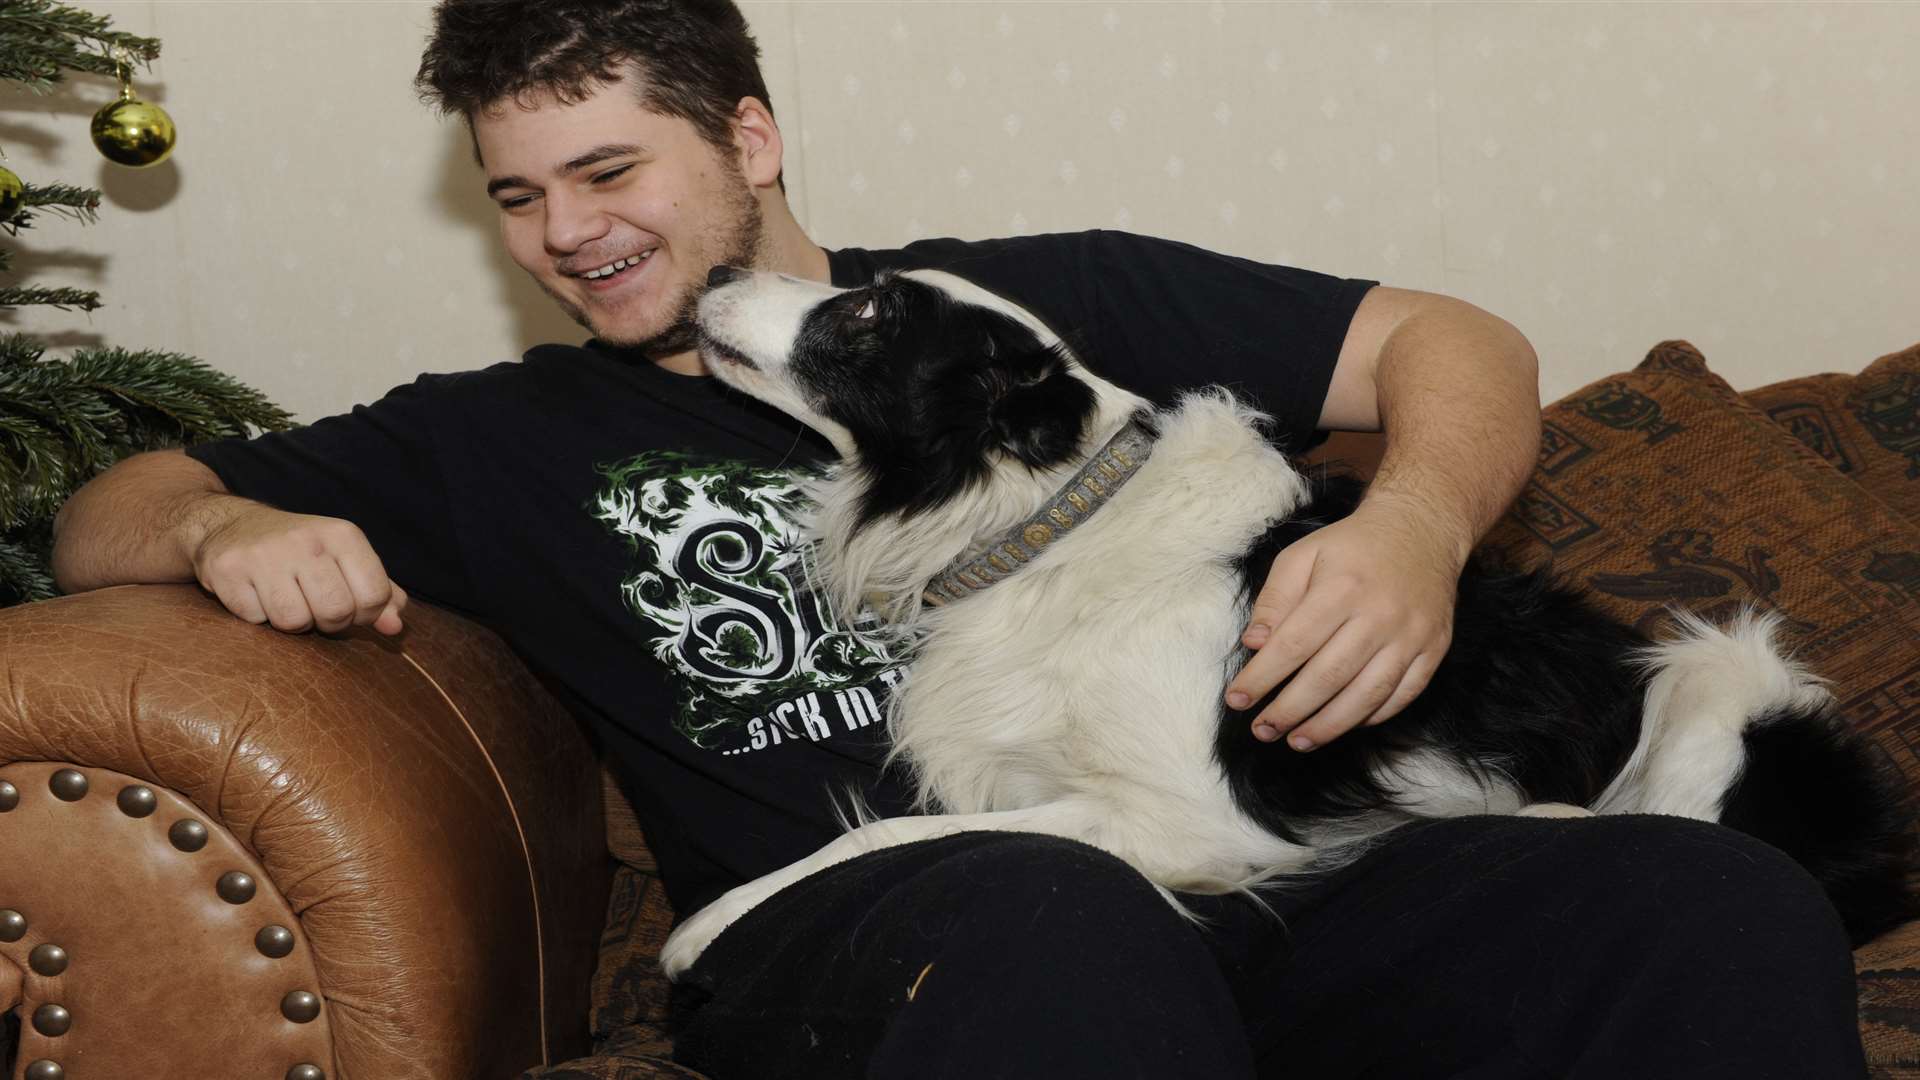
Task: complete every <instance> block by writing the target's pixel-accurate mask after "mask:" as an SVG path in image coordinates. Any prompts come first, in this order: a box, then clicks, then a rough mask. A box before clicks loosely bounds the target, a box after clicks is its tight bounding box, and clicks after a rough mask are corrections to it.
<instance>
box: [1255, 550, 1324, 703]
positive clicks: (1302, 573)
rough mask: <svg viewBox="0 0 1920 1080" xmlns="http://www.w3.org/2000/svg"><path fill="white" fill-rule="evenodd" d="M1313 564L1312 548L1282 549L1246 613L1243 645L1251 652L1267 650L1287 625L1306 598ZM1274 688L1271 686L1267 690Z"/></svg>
mask: <svg viewBox="0 0 1920 1080" xmlns="http://www.w3.org/2000/svg"><path fill="white" fill-rule="evenodd" d="M1314 562H1315V555H1314V553H1313V551H1312V550H1311V549H1305V550H1303V549H1297V548H1289V549H1286V550H1283V551H1281V552H1280V554H1279V556H1277V557H1276V558H1275V559H1274V560H1273V566H1272V568H1271V569H1269V570H1268V571H1267V580H1266V583H1265V584H1264V585H1262V586H1261V587H1260V594H1259V595H1258V596H1255V597H1254V598H1253V608H1252V610H1250V611H1249V612H1248V613H1247V628H1246V629H1245V630H1244V631H1242V632H1241V634H1240V643H1241V644H1242V645H1245V646H1246V647H1247V648H1249V649H1262V648H1265V647H1266V644H1267V642H1268V641H1270V640H1272V636H1273V628H1274V627H1276V626H1279V625H1281V624H1282V623H1284V622H1285V621H1286V619H1287V616H1288V615H1289V614H1291V613H1292V612H1293V610H1294V608H1296V607H1297V606H1299V603H1300V600H1301V598H1303V597H1305V596H1306V595H1307V585H1308V584H1309V583H1310V582H1312V581H1313V565H1314ZM1276 681H1277V680H1276ZM1271 688H1272V684H1271V683H1270V684H1268V689H1271ZM1256 696H1257V695H1256Z"/></svg>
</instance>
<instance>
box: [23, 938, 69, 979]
mask: <svg viewBox="0 0 1920 1080" xmlns="http://www.w3.org/2000/svg"><path fill="white" fill-rule="evenodd" d="M27 966H28V967H30V968H32V969H33V970H34V973H35V974H38V975H46V976H54V975H58V974H60V973H61V972H63V971H65V970H67V950H65V949H63V948H61V947H60V946H58V945H54V944H51V943H49V944H46V945H35V946H34V947H33V951H32V952H30V953H28V954H27Z"/></svg>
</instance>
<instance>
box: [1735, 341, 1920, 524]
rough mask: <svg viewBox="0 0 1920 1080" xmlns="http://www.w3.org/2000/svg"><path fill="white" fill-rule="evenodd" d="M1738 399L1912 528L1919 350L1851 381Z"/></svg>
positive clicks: (1918, 462)
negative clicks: (1759, 411) (1746, 402)
mask: <svg viewBox="0 0 1920 1080" xmlns="http://www.w3.org/2000/svg"><path fill="white" fill-rule="evenodd" d="M1743 396H1744V397H1745V398H1746V399H1747V400H1748V401H1751V402H1752V403H1753V404H1754V405H1755V406H1757V407H1759V408H1760V409H1761V410H1762V411H1764V412H1765V413H1766V414H1767V415H1768V416H1769V417H1771V418H1772V419H1773V422H1774V423H1776V424H1779V425H1780V426H1781V427H1784V428H1786V429H1787V430H1788V431H1789V432H1791V433H1793V435H1794V436H1795V437H1797V438H1798V439H1799V440H1800V441H1801V442H1804V443H1806V444H1807V445H1808V446H1809V447H1812V448H1813V450H1814V452H1816V453H1818V454H1819V455H1820V456H1821V457H1822V458H1824V459H1826V461H1827V463H1828V464H1830V465H1832V466H1833V467H1834V468H1835V469H1838V470H1839V471H1840V473H1841V474H1842V475H1844V476H1846V477H1847V478H1848V479H1850V480H1852V481H1853V482H1854V483H1856V484H1859V485H1860V486H1861V487H1864V488H1866V489H1867V490H1869V491H1871V492H1873V493H1874V494H1875V495H1877V496H1879V497H1880V499H1881V501H1883V502H1885V503H1886V504H1887V505H1888V506H1890V507H1892V508H1893V510H1894V512H1896V513H1898V514H1899V515H1900V516H1902V517H1904V518H1906V519H1907V520H1908V521H1910V522H1912V523H1914V524H1915V525H1916V526H1920V345H1915V346H1913V347H1912V348H1909V349H1903V350H1901V351H1900V352H1897V353H1891V354H1889V355H1887V356H1883V357H1881V358H1880V359H1878V360H1875V361H1874V362H1873V363H1871V364H1869V365H1867V367H1866V369H1865V370H1863V371H1861V372H1860V374H1858V375H1845V374H1837V373H1836V374H1827V375H1809V376H1807V377H1805V378H1802V379H1789V380H1787V381H1785V382H1777V383H1773V384H1771V385H1768V386H1763V387H1760V388H1759V389H1758V390H1749V391H1747V392H1746V393H1745V394H1744V395H1743Z"/></svg>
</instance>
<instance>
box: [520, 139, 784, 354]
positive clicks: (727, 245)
mask: <svg viewBox="0 0 1920 1080" xmlns="http://www.w3.org/2000/svg"><path fill="white" fill-rule="evenodd" d="M730 171H731V172H732V173H733V175H732V176H731V177H728V178H727V181H728V190H729V191H730V192H732V193H733V194H732V196H731V199H730V201H731V202H732V210H733V227H732V228H729V229H722V230H715V231H714V232H711V233H709V234H708V236H707V237H706V241H707V242H706V243H703V244H701V245H700V248H701V250H705V251H709V252H712V253H713V254H712V256H711V262H710V264H709V267H708V268H710V267H712V266H739V267H753V266H758V265H760V260H761V257H762V255H763V254H764V253H765V245H766V236H765V227H766V222H765V217H764V215H762V213H761V211H760V201H759V200H758V199H755V198H754V197H753V192H752V190H750V189H749V188H748V187H747V186H746V177H745V176H743V175H741V174H740V172H739V170H738V169H734V170H730ZM708 268H702V269H701V271H700V276H699V277H698V278H696V279H694V280H692V281H689V282H686V283H685V284H684V285H683V286H682V287H681V289H680V296H679V298H678V299H677V300H675V301H673V302H672V303H673V319H672V321H670V322H668V323H667V325H666V326H665V327H664V328H662V329H661V330H660V331H659V332H658V333H655V334H651V335H649V336H647V337H644V338H631V339H627V338H622V337H620V336H617V335H615V334H613V333H608V332H603V331H602V330H601V329H600V328H599V327H597V326H595V325H593V320H592V319H591V318H590V317H589V316H588V315H587V313H586V311H585V310H584V309H582V308H581V307H580V306H579V305H577V304H575V303H573V302H572V301H569V300H568V299H566V298H565V297H563V296H561V295H560V294H559V293H558V292H556V291H554V290H553V289H552V288H551V287H549V286H548V285H547V283H546V282H544V281H541V280H540V279H539V278H538V277H535V278H534V281H535V283H537V284H538V285H539V286H540V288H541V290H542V291H544V292H545V293H546V294H547V295H548V296H550V297H552V298H553V302H554V303H556V304H558V305H560V310H561V311H563V312H565V313H566V315H567V317H568V318H569V319H572V320H573V321H574V322H576V323H579V324H580V325H581V326H584V327H586V328H587V329H588V330H589V331H591V332H592V333H593V336H594V338H595V339H596V340H598V341H600V342H601V343H602V344H605V345H611V346H614V347H615V348H621V349H634V350H636V351H638V352H641V353H644V354H645V355H646V356H647V357H648V358H649V359H654V360H658V359H660V358H662V357H667V356H673V355H675V354H676V353H683V352H686V351H688V350H690V349H692V348H693V347H694V345H695V344H696V343H697V342H698V341H699V328H698V327H697V326H696V325H695V324H694V313H695V310H696V308H697V307H698V306H699V303H700V297H701V295H702V294H703V293H705V292H706V290H707V280H706V269H708Z"/></svg>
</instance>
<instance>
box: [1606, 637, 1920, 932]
mask: <svg viewBox="0 0 1920 1080" xmlns="http://www.w3.org/2000/svg"><path fill="white" fill-rule="evenodd" d="M1675 623H1676V628H1677V634H1676V636H1674V637H1673V638H1672V639H1670V640H1668V641H1665V642H1662V643H1661V644H1658V645H1655V646H1652V647H1651V648H1649V649H1648V650H1647V651H1646V653H1645V654H1644V655H1643V657H1642V659H1643V662H1644V663H1645V664H1646V667H1647V669H1648V674H1649V679H1648V682H1647V688H1646V698H1645V703H1644V707H1643V709H1644V711H1643V714H1642V722H1641V725H1640V739H1639V743H1638V744H1637V745H1636V746H1635V748H1634V750H1633V754H1632V756H1631V757H1630V758H1629V759H1628V761H1627V764H1626V767H1625V768H1623V769H1621V771H1620V773H1619V775H1618V776H1616V777H1615V779H1614V781H1613V782H1612V783H1611V784H1609V785H1608V787H1607V789H1606V790H1605V791H1604V792H1602V793H1601V795H1600V797H1599V799H1598V800H1597V801H1596V802H1595V803H1594V806H1593V809H1594V810H1596V811H1597V812H1599V813H1654V814H1678V815H1680V816H1683V817H1691V818H1698V819H1701V820H1706V821H1719V822H1721V823H1723V824H1726V825H1729V826H1731V827H1733V828H1736V829H1739V830H1740V831H1742V832H1745V833H1747V834H1749V835H1751V836H1754V837H1757V838H1759V839H1761V840H1765V841H1766V842H1768V843H1770V844H1772V845H1774V846H1775V847H1778V848H1780V849H1781V850H1782V851H1785V852H1786V853H1787V854H1788V855H1789V856H1791V857H1793V858H1794V859H1795V860H1796V861H1797V862H1799V863H1800V864H1801V865H1802V866H1804V867H1805V868H1806V869H1807V870H1808V871H1809V872H1810V873H1812V874H1813V876H1814V878H1815V879H1817V880H1818V881H1819V882H1820V884H1821V885H1822V886H1823V887H1824V888H1825V889H1826V891H1827V895H1828V896H1829V897H1830V898H1831V899H1832V900H1833V902H1834V906H1835V907H1836V908H1838V909H1839V911H1840V916H1841V919H1842V920H1843V921H1844V922H1845V923H1846V926H1847V931H1848V933H1849V934H1850V935H1851V936H1852V937H1853V939H1854V940H1855V942H1856V943H1857V942H1861V941H1865V940H1867V939H1869V938H1871V937H1873V936H1875V935H1876V934H1878V933H1880V932H1882V931H1884V930H1887V929H1890V928H1891V927H1893V926H1894V925H1897V924H1899V923H1900V922H1903V921H1905V920H1906V919H1907V918H1910V917H1912V916H1914V915H1915V914H1920V906H1917V905H1916V903H1915V898H1914V896H1913V894H1912V892H1911V891H1910V889H1909V887H1908V884H1907V876H1908V872H1909V870H1910V868H1911V867H1912V866H1913V860H1914V845H1913V840H1912V837H1911V834H1910V833H1909V831H1908V828H1907V824H1908V820H1907V819H1908V812H1907V807H1906V806H1905V805H1904V799H1903V797H1902V795H1901V787H1900V785H1899V784H1898V783H1896V782H1895V780H1894V779H1893V778H1892V777H1891V776H1890V775H1889V773H1888V771H1887V768H1886V766H1885V765H1884V764H1883V761H1882V759H1881V757H1880V755H1879V754H1878V752H1877V751H1876V749H1875V748H1874V747H1873V745H1872V744H1871V743H1870V742H1869V741H1868V740H1867V739H1866V738H1865V737H1864V736H1862V735H1859V734H1858V733H1855V732H1851V731H1848V730H1847V729H1846V727H1845V726H1844V725H1843V724H1842V722H1841V721H1840V719H1839V717H1838V716H1837V715H1836V714H1835V712H1834V709H1833V699H1832V696H1831V695H1830V694H1829V693H1828V692H1827V690H1826V688H1825V687H1824V686H1823V685H1822V684H1821V682H1820V680H1818V679H1817V678H1815V677H1814V676H1813V675H1812V674H1810V673H1809V672H1808V671H1807V670H1806V669H1804V668H1802V667H1801V666H1800V665H1798V664H1796V663H1794V662H1793V661H1792V660H1790V659H1788V658H1787V657H1785V656H1783V655H1782V654H1781V653H1780V651H1779V649H1778V648H1777V647H1776V645H1775V641H1774V637H1775V632H1776V630H1777V629H1778V626H1779V623H1780V619H1779V617H1778V616H1777V615H1763V614H1759V613H1756V612H1754V611H1752V610H1748V611H1745V612H1742V613H1741V614H1740V615H1739V616H1738V617H1737V618H1736V619H1735V620H1734V621H1733V623H1732V624H1731V625H1729V626H1727V627H1725V628H1721V627H1717V626H1714V625H1712V624H1711V623H1708V622H1706V621H1705V620H1703V619H1700V618H1699V617H1698V616H1695V615H1692V614H1691V613H1687V612H1676V613H1675Z"/></svg>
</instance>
